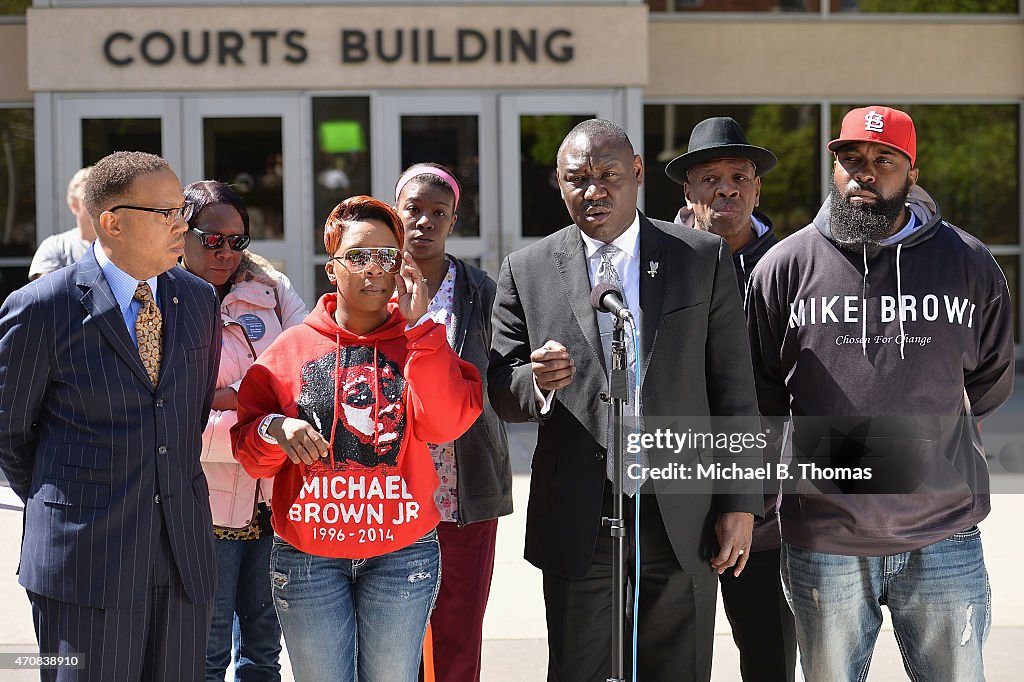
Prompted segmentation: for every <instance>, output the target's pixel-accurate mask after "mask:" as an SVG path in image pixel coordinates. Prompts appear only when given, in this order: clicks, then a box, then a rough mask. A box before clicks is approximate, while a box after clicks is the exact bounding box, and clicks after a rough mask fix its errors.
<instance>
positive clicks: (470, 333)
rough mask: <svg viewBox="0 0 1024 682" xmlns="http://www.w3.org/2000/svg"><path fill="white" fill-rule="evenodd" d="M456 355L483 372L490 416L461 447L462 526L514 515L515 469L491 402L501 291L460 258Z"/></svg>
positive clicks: (455, 304)
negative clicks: (494, 319)
mask: <svg viewBox="0 0 1024 682" xmlns="http://www.w3.org/2000/svg"><path fill="white" fill-rule="evenodd" d="M448 258H449V259H450V260H451V261H452V262H454V263H455V294H454V296H453V308H454V310H453V311H452V312H453V316H454V318H455V334H456V335H455V352H456V353H457V354H458V355H459V357H461V358H462V359H463V360H465V361H467V362H470V363H472V364H473V365H475V366H476V368H477V369H478V370H480V376H481V377H482V378H483V382H484V386H483V389H484V411H483V414H481V415H480V417H479V418H478V419H477V420H476V422H474V423H473V425H472V426H471V427H469V430H468V431H466V433H465V434H463V436H462V437H461V438H459V439H457V440H456V441H455V466H456V469H457V474H458V482H457V493H458V497H459V514H458V521H459V525H464V524H467V523H474V522H476V521H486V520H488V519H494V518H498V517H499V516H505V515H507V514H511V513H512V465H511V462H510V460H509V454H508V437H507V436H506V435H505V425H504V424H503V423H502V421H501V420H500V419H498V415H497V414H495V412H494V408H492V407H491V401H490V400H488V399H487V364H488V355H489V353H490V348H491V306H492V305H493V303H494V294H495V291H496V289H497V285H496V284H495V283H494V280H493V279H491V278H490V277H488V276H487V273H486V272H484V271H483V270H481V269H479V268H475V267H473V266H472V265H469V264H468V263H465V262H463V261H461V260H459V259H458V258H455V257H454V256H451V255H449V256H448Z"/></svg>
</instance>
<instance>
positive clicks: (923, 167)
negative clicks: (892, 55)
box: [832, 104, 1020, 244]
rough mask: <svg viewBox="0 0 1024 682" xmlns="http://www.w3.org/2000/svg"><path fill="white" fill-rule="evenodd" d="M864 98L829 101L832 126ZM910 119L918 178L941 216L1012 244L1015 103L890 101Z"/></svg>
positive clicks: (1016, 210) (1015, 224) (1016, 224)
mask: <svg viewBox="0 0 1024 682" xmlns="http://www.w3.org/2000/svg"><path fill="white" fill-rule="evenodd" d="M859 106H864V105H863V104H834V105H833V106H832V131H833V134H836V135H838V131H839V128H840V125H841V123H842V119H843V115H844V114H845V113H846V112H847V111H849V110H850V109H853V108H855V107H859ZM890 106H893V107H895V108H897V109H901V110H903V111H905V112H907V113H908V114H910V116H911V118H913V119H914V127H915V128H916V130H917V167H918V168H919V169H920V176H919V177H918V180H917V182H918V184H919V185H920V186H921V187H922V188H923V189H925V190H927V191H928V193H929V194H931V195H932V196H933V197H935V200H936V201H937V202H938V203H939V208H940V209H941V210H942V217H943V218H945V219H946V220H948V221H950V222H951V223H953V224H954V225H956V226H958V227H961V228H963V229H965V230H967V231H968V232H970V233H971V234H973V235H975V236H977V237H978V238H979V239H981V240H982V241H984V242H985V243H987V244H1016V243H1017V242H1018V238H1019V237H1018V235H1019V230H1020V172H1019V168H1020V159H1018V157H1017V150H1018V149H1019V148H1020V147H1019V130H1018V128H1019V125H1020V114H1019V110H1018V106H1017V105H1015V104H997V105H992V104H913V105H903V104H892V105H890Z"/></svg>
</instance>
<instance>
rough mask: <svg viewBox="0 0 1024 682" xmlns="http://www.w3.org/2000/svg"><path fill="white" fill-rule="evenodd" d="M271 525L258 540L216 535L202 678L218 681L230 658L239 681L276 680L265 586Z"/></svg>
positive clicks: (274, 628) (276, 628)
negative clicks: (214, 586) (213, 584)
mask: <svg viewBox="0 0 1024 682" xmlns="http://www.w3.org/2000/svg"><path fill="white" fill-rule="evenodd" d="M273 541H274V534H273V531H271V532H266V531H264V533H263V536H262V537H261V538H260V539H259V540H220V539H218V540H216V541H215V542H214V548H215V551H216V557H217V593H216V595H214V600H213V618H212V621H211V623H210V639H209V640H208V641H207V645H206V682H223V680H224V672H225V670H226V669H227V667H228V666H229V665H230V664H231V662H232V656H231V650H232V646H233V647H234V651H235V656H234V664H235V679H236V680H238V681H239V682H280V681H281V666H280V664H279V663H278V658H279V656H280V654H281V626H280V625H278V623H277V614H276V613H275V612H274V599H273V596H272V594H271V592H270V548H271V547H272V546H273Z"/></svg>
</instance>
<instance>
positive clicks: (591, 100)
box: [500, 93, 616, 254]
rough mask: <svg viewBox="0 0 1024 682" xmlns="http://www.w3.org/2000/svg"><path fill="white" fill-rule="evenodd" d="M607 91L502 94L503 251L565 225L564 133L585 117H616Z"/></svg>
mask: <svg viewBox="0 0 1024 682" xmlns="http://www.w3.org/2000/svg"><path fill="white" fill-rule="evenodd" d="M614 99H615V98H614V96H613V95H609V94H603V93H602V94H574V95H564V94H559V95H558V96H551V95H502V97H501V107H500V109H501V123H500V126H501V158H502V159H506V160H508V162H507V163H506V164H505V165H504V167H503V169H502V170H503V172H504V174H503V176H502V187H504V188H505V197H506V201H504V202H502V212H501V227H502V234H501V244H502V247H503V250H504V253H505V254H509V253H512V252H513V251H516V250H517V249H521V248H523V247H524V246H526V245H527V244H529V243H530V242H534V241H536V240H537V239H540V238H541V237H545V236H547V235H549V234H551V233H553V232H557V231H558V230H560V229H561V228H563V227H565V226H566V225H568V224H569V223H570V222H571V220H570V218H569V212H568V211H567V210H566V209H565V203H564V202H563V201H562V196H561V194H560V192H559V190H558V176H557V173H556V170H555V166H556V162H555V157H556V156H557V153H558V146H559V145H560V144H561V143H562V140H563V139H564V138H565V135H566V134H567V133H568V132H569V131H570V130H572V129H573V127H575V126H576V124H577V123H581V122H583V121H585V120H587V119H588V118H605V119H609V120H615V118H616V117H615V102H614Z"/></svg>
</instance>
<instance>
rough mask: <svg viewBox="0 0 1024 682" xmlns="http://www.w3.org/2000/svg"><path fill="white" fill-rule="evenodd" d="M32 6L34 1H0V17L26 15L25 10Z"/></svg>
mask: <svg viewBox="0 0 1024 682" xmlns="http://www.w3.org/2000/svg"><path fill="white" fill-rule="evenodd" d="M31 6H32V0H0V15H3V14H22V15H23V14H25V10H27V9H28V8H29V7H31Z"/></svg>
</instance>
